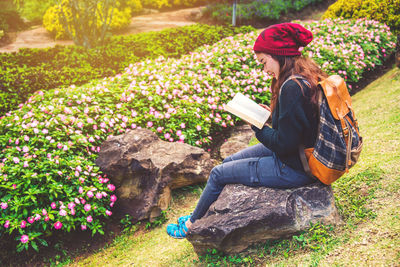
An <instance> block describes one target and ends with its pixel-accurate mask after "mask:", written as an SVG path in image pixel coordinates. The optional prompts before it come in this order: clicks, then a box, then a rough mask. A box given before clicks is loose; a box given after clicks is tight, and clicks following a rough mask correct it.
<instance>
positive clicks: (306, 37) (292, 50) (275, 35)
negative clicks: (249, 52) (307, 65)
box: [253, 23, 313, 56]
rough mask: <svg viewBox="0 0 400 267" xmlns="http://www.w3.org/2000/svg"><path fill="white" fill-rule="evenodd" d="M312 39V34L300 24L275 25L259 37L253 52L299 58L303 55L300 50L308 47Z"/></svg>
mask: <svg viewBox="0 0 400 267" xmlns="http://www.w3.org/2000/svg"><path fill="white" fill-rule="evenodd" d="M312 39H313V35H312V33H311V32H310V31H309V30H307V29H306V28H304V27H303V26H301V25H300V24H296V23H282V24H275V25H271V26H269V27H268V28H266V29H265V30H264V31H263V32H262V33H261V34H260V35H259V36H258V37H257V40H256V42H255V44H254V47H253V50H254V51H255V52H263V53H267V54H270V55H278V56H297V55H301V53H300V51H299V48H300V47H304V46H306V45H308V44H309V43H310V42H311V41H312Z"/></svg>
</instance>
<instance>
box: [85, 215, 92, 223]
mask: <svg viewBox="0 0 400 267" xmlns="http://www.w3.org/2000/svg"><path fill="white" fill-rule="evenodd" d="M86 221H87V222H88V223H90V222H92V221H93V218H92V216H91V215H89V216H87V217H86Z"/></svg>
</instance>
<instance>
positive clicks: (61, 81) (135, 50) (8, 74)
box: [0, 25, 252, 114]
mask: <svg viewBox="0 0 400 267" xmlns="http://www.w3.org/2000/svg"><path fill="white" fill-rule="evenodd" d="M250 30H252V28H251V27H241V28H230V27H221V26H208V25H193V26H185V27H181V28H175V29H166V30H162V31H160V32H146V33H139V34H134V35H130V36H115V37H113V38H112V39H111V40H110V42H108V43H107V44H105V45H104V46H101V47H97V48H93V49H89V50H85V49H83V48H82V47H77V46H65V47H63V46H56V47H53V48H46V49H20V51H19V52H18V53H10V54H7V53H3V54H0V62H1V63H2V64H1V65H0V92H1V94H0V114H4V113H5V112H7V111H9V110H12V109H15V108H16V107H17V105H18V104H19V103H21V102H23V101H25V100H26V99H28V97H29V96H30V95H31V94H32V93H33V92H35V91H37V90H49V89H52V88H55V87H57V86H68V85H71V84H75V85H81V84H84V83H86V82H88V81H90V80H92V79H96V78H101V77H106V76H112V75H115V74H117V73H120V72H121V71H123V70H124V69H125V68H126V67H128V66H129V64H132V63H134V62H136V61H139V60H140V59H143V58H156V57H158V56H165V57H178V56H180V55H182V54H186V53H189V52H190V51H193V50H194V49H196V48H197V47H199V46H201V45H204V44H212V43H214V42H216V41H219V40H221V39H222V38H224V37H227V36H230V35H234V34H237V33H239V32H249V31H250Z"/></svg>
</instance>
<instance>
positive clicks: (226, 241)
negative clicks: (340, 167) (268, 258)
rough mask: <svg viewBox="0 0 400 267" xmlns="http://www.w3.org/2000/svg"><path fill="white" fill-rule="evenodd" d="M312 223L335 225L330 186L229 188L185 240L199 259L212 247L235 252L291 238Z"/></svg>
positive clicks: (336, 218) (194, 225)
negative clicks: (259, 244) (275, 240)
mask: <svg viewBox="0 0 400 267" xmlns="http://www.w3.org/2000/svg"><path fill="white" fill-rule="evenodd" d="M316 222H322V223H324V224H337V223H339V222H340V217H339V214H338V212H337V209H336V206H335V201H334V197H333V192H332V189H331V187H330V186H326V185H323V184H321V183H315V184H312V185H309V186H305V187H300V188H294V189H272V188H267V187H248V186H244V185H240V184H230V185H226V186H225V187H224V189H223V191H222V193H221V194H220V196H219V198H218V199H217V200H216V201H215V202H214V203H213V204H212V205H211V206H210V208H209V210H208V211H207V213H206V214H205V215H204V217H202V218H201V219H199V220H197V221H195V222H194V223H193V225H192V227H191V228H190V230H189V232H188V236H187V239H188V240H189V241H190V242H191V243H192V245H193V247H194V249H195V251H196V253H198V254H204V253H205V252H206V251H207V249H213V248H215V249H218V250H219V251H222V252H225V253H228V254H230V253H238V252H241V251H243V250H245V249H246V248H248V247H249V246H250V245H252V244H255V243H259V242H265V241H266V240H270V239H278V238H283V237H287V236H290V235H292V234H294V233H296V232H299V231H302V230H305V229H307V228H309V227H310V223H316Z"/></svg>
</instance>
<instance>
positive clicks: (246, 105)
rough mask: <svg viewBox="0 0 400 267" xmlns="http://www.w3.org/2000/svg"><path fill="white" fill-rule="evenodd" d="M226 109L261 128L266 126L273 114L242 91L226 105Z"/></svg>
mask: <svg viewBox="0 0 400 267" xmlns="http://www.w3.org/2000/svg"><path fill="white" fill-rule="evenodd" d="M225 110H226V111H229V112H230V113H232V114H234V115H236V116H238V117H239V118H241V119H242V120H245V121H247V122H248V123H251V124H253V125H254V126H256V127H257V128H259V129H261V128H262V127H263V126H264V124H265V122H266V121H267V120H268V118H269V115H270V114H271V112H270V111H268V110H266V109H265V108H263V107H261V106H259V105H258V104H257V103H256V102H254V101H253V100H251V99H249V98H247V97H246V96H244V95H243V94H241V93H236V95H235V97H234V98H233V99H232V100H231V101H229V102H228V104H226V105H225Z"/></svg>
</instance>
